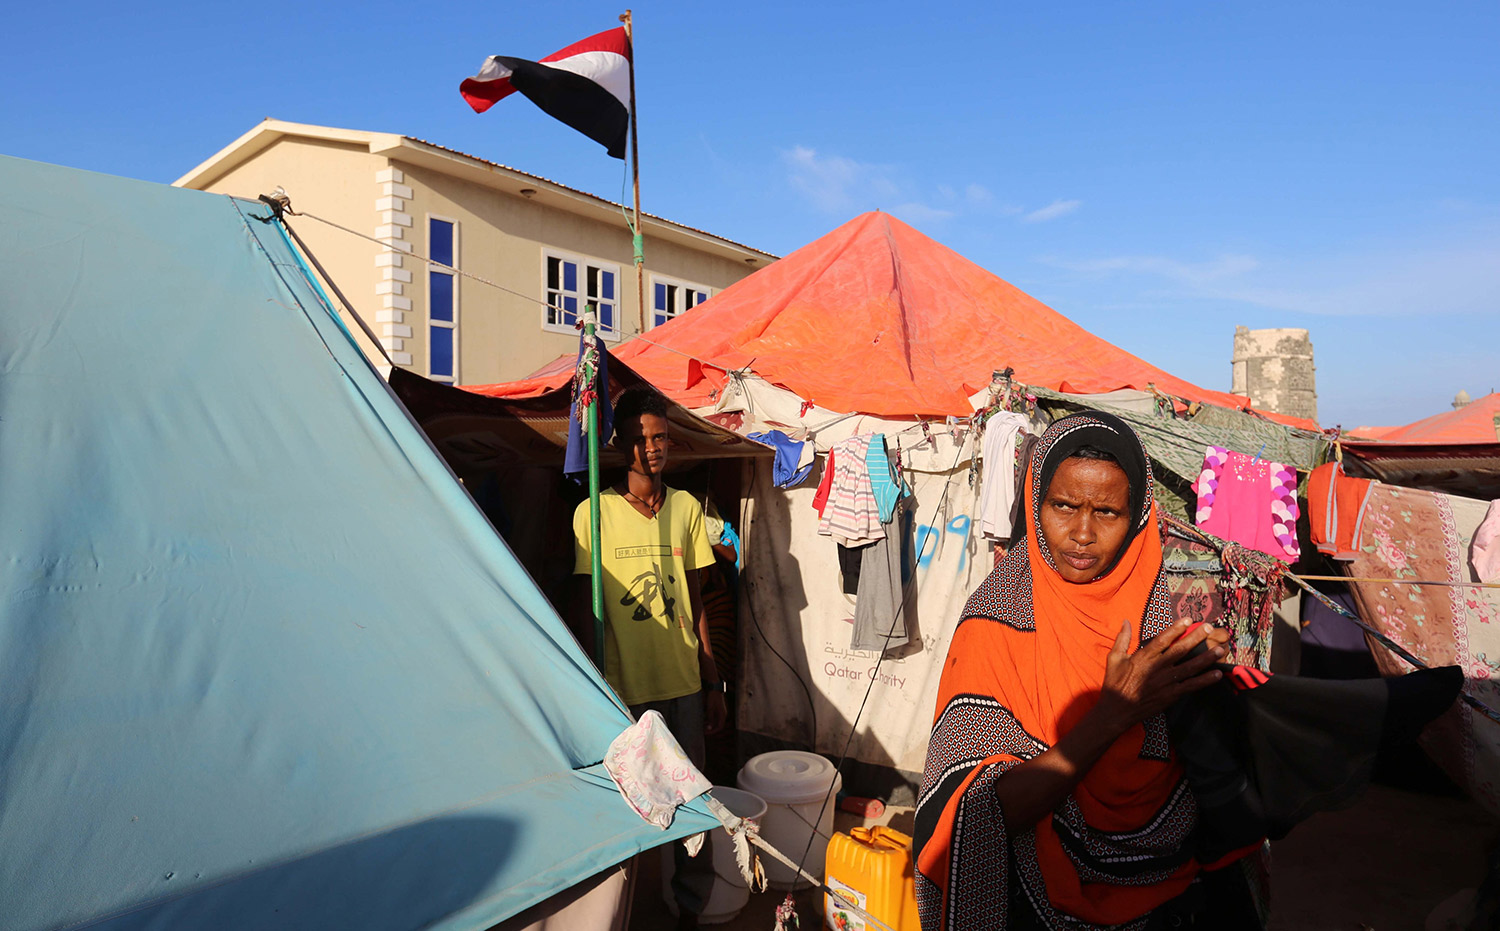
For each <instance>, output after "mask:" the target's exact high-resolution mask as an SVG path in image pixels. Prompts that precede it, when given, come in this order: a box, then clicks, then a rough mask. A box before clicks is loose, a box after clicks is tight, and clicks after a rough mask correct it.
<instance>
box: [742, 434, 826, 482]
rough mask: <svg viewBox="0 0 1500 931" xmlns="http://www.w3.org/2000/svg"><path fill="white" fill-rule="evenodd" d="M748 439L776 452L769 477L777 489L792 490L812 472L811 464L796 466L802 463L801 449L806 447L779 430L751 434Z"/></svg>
mask: <svg viewBox="0 0 1500 931" xmlns="http://www.w3.org/2000/svg"><path fill="white" fill-rule="evenodd" d="M748 437H749V438H750V439H752V440H754V441H755V442H757V443H764V444H765V445H766V446H769V447H771V448H772V449H774V450H776V461H775V463H774V464H773V465H772V467H771V476H772V478H773V479H774V480H775V482H776V487H777V488H794V487H796V486H797V485H800V484H802V483H803V482H804V481H806V480H807V474H808V473H809V472H811V471H812V463H810V462H809V463H808V464H807V465H804V466H799V465H798V463H799V462H801V461H802V447H803V446H805V445H806V444H805V443H803V442H801V441H800V440H794V439H792V438H791V437H789V436H787V435H786V434H785V433H782V432H781V431H780V430H767V431H766V432H764V433H751V434H748Z"/></svg>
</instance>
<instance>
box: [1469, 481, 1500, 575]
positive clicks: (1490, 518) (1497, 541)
mask: <svg viewBox="0 0 1500 931" xmlns="http://www.w3.org/2000/svg"><path fill="white" fill-rule="evenodd" d="M1469 559H1470V560H1471V561H1472V562H1473V564H1474V574H1475V575H1477V576H1479V581H1481V582H1500V500H1496V501H1491V502H1490V509H1489V510H1488V511H1485V512H1484V521H1483V522H1482V523H1481V524H1480V525H1479V529H1478V530H1475V531H1474V542H1473V543H1472V544H1471V545H1470V550H1469Z"/></svg>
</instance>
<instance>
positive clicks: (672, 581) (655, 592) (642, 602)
mask: <svg viewBox="0 0 1500 931" xmlns="http://www.w3.org/2000/svg"><path fill="white" fill-rule="evenodd" d="M681 555H682V548H681V547H674V546H668V545H666V544H653V545H649V546H617V547H615V559H620V560H624V559H631V560H637V559H652V557H656V556H681ZM662 576H663V573H662V571H661V565H660V564H658V563H657V562H656V561H655V560H654V559H652V562H651V564H650V568H647V569H644V570H643V571H642V572H641V573H640V574H639V575H637V576H636V577H635V578H633V579H631V580H630V581H629V582H627V583H626V584H625V594H624V595H623V596H622V597H621V598H620V605H621V606H622V607H626V608H633V610H632V612H631V615H630V619H631V620H633V621H648V620H650V619H651V618H652V617H655V616H658V615H659V616H660V617H662V618H663V619H664V620H666V622H667V624H668V626H671V625H673V624H676V625H677V626H678V627H682V626H683V623H682V621H681V619H679V618H678V617H677V599H676V598H674V597H672V589H671V588H669V587H668V586H669V585H676V584H677V577H676V576H673V575H671V574H667V575H666V581H665V582H663V581H662ZM658 602H659V603H660V610H658V609H657V604H658Z"/></svg>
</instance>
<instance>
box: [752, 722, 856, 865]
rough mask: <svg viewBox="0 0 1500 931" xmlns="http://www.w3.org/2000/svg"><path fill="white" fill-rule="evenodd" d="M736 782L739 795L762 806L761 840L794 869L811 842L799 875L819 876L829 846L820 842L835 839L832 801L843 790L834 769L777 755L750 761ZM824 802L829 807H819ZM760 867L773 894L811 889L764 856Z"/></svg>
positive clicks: (804, 757)
mask: <svg viewBox="0 0 1500 931" xmlns="http://www.w3.org/2000/svg"><path fill="white" fill-rule="evenodd" d="M735 782H736V784H737V785H738V786H739V787H740V788H741V789H745V790H746V791H749V792H754V793H755V794H756V795H759V796H760V797H761V798H763V799H765V800H766V815H765V817H764V818H762V819H761V822H760V836H761V837H763V838H765V840H766V842H767V843H769V844H770V845H771V846H772V847H775V848H776V849H777V850H780V851H781V852H782V853H784V854H786V855H787V857H788V858H789V859H791V861H792V862H793V863H796V862H798V861H799V860H801V859H802V851H804V850H808V844H809V842H811V844H812V849H811V850H809V851H808V854H807V862H806V863H805V864H804V865H803V869H805V870H806V871H807V872H808V873H809V874H811V875H813V876H822V875H823V862H824V857H825V855H826V854H827V852H828V842H827V841H825V840H823V838H824V837H831V836H832V835H833V810H834V809H835V808H837V807H838V800H837V798H835V796H837V795H838V791H839V789H841V788H843V785H844V779H843V777H842V776H840V775H839V771H838V770H837V769H836V768H834V765H833V763H831V762H829V761H828V760H827V759H826V758H824V757H822V756H819V755H818V754H816V753H805V752H803V751H801V750H775V751H772V752H771V753H762V754H761V755H760V756H756V757H751V758H750V761H749V762H748V763H746V764H745V766H744V768H743V769H741V770H740V775H739V778H738V779H736V780H735ZM825 798H827V800H828V804H827V805H824V804H823V800H824V799H825ZM820 809H821V812H822V814H821V817H820V815H819V810H820ZM814 826H816V828H817V830H816V832H815V831H814ZM817 835H821V836H817ZM761 863H762V864H763V865H764V866H765V870H766V881H767V882H768V883H770V884H771V885H772V886H773V887H775V888H777V889H797V888H802V887H805V886H807V885H809V883H808V882H807V880H805V879H802V878H801V877H799V876H798V875H797V874H796V872H795V871H794V870H793V869H792V868H791V867H789V866H785V865H783V864H781V863H779V862H777V861H776V860H773V859H772V858H770V857H768V856H762V857H761Z"/></svg>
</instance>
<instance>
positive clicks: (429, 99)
mask: <svg viewBox="0 0 1500 931" xmlns="http://www.w3.org/2000/svg"><path fill="white" fill-rule="evenodd" d="M622 9H623V6H619V5H608V4H602V3H593V2H580V3H571V4H570V3H557V2H553V3H526V4H521V3H490V4H475V3H465V4H433V3H410V2H407V3H390V2H368V3H359V4H354V3H350V4H345V5H343V7H342V8H341V9H340V8H336V5H334V4H307V3H284V2H275V0H270V2H262V3H256V4H202V3H194V4H154V3H141V4H133V5H122V4H117V3H109V4H102V3H93V2H83V3H75V4H54V5H43V4H23V5H20V6H17V7H15V8H13V9H10V10H8V11H7V14H6V33H7V39H8V41H7V42H6V54H5V56H4V57H3V59H0V86H3V87H4V88H5V91H4V93H3V94H0V152H4V153H5V154H10V155H19V156H23V157H27V158H34V159H41V160H45V161H50V162H58V163H62V164H65V165H75V166H79V167H83V168H90V169H96V170H99V171H106V172H111V173H114V174H121V175H128V176H133V177H138V178H146V179H151V180H156V181H170V180H172V179H174V178H176V177H178V176H179V175H181V174H182V173H184V172H186V171H187V170H188V169H189V168H191V167H193V166H194V165H196V164H197V163H198V162H200V161H201V160H203V159H204V158H206V157H207V156H208V155H210V154H212V153H213V152H214V151H216V150H217V149H219V148H220V147H222V146H223V145H225V144H227V143H228V142H229V141H231V140H233V139H234V138H235V137H237V136H239V135H240V134H241V133H243V132H245V131H246V130H248V129H250V128H251V127H252V126H253V125H254V124H255V123H256V122H257V121H258V120H260V119H261V118H262V117H265V116H273V117H277V118H280V119H286V120H295V121H301V122H310V123H321V124H326V125H332V126H341V127H348V128H355V129H368V130H378V131H385V132H396V133H404V134H407V135H412V136H417V137H421V138H426V139H429V140H431V141H434V142H438V143H440V144H443V145H447V146H451V147H453V148H456V149H460V150H463V151H466V152H470V153H473V154H475V155H480V156H483V157H486V158H491V159H494V160H496V161H500V162H504V163H506V164H509V165H513V166H515V167H518V168H522V169H526V170H529V171H533V172H536V173H538V174H542V175H546V176H548V177H550V178H553V179H556V180H558V181H561V182H563V183H566V184H570V185H573V186H577V187H581V188H583V189H585V190H588V191H592V192H594V193H597V194H600V195H603V196H606V197H611V198H614V199H619V197H620V193H621V186H622V172H621V166H620V163H619V162H616V161H613V160H611V159H609V158H607V157H606V156H605V155H604V153H603V150H602V149H600V148H599V147H598V146H596V145H595V144H594V143H592V142H590V141H589V140H587V139H586V138H584V137H582V136H580V135H578V134H576V133H574V132H573V131H572V130H570V129H568V128H567V127H565V126H563V125H561V124H558V123H555V122H553V121H551V120H550V119H548V118H547V117H545V116H543V115H541V114H540V113H538V112H537V111H536V110H535V108H534V107H533V106H532V105H531V104H530V103H529V102H528V101H526V100H524V99H522V98H519V97H517V98H514V99H512V100H507V101H505V102H504V103H503V104H501V105H500V106H498V107H496V108H495V109H494V110H491V111H490V112H489V113H487V114H484V115H483V116H476V115H475V114H473V113H472V112H471V111H470V110H469V109H468V108H467V107H466V106H465V105H464V103H463V101H462V100H461V98H460V97H459V96H458V92H457V86H458V82H459V81H460V80H461V79H462V78H464V77H466V76H467V75H469V74H471V73H473V71H474V70H476V69H477V67H478V65H479V64H480V62H481V61H482V60H483V59H484V57H485V56H486V55H489V54H507V55H517V56H521V57H531V58H537V57H541V56H543V55H546V54H548V53H550V52H552V51H555V50H556V49H558V48H561V47H562V46H564V45H567V44H569V43H571V42H572V41H574V40H576V39H579V38H582V37H583V36H585V35H588V34H591V33H593V32H597V31H600V30H602V29H606V28H610V27H611V26H613V25H615V24H616V19H615V17H616V15H617V14H618V13H619V12H621V10H622ZM635 14H636V22H637V29H638V32H637V40H636V48H637V58H638V64H637V67H638V88H639V91H638V95H639V100H640V110H641V146H642V151H641V163H642V166H643V167H642V179H643V180H642V197H643V201H644V204H645V207H646V209H647V210H650V211H651V212H653V213H658V214H661V215H663V216H667V217H670V218H672V219H675V220H678V221H681V222H684V223H688V224H691V225H694V226H699V227H703V228H705V229H709V230H712V231H713V232H716V233H719V234H721V235H724V236H727V237H729V238H732V239H737V240H740V241H743V242H747V243H750V244H752V245H756V246H759V247H761V248H764V249H768V250H770V251H773V252H778V253H783V254H784V253H786V252H790V251H791V250H793V249H795V248H797V247H798V246H799V245H801V244H803V243H806V242H808V241H809V240H811V239H814V238H816V237H817V236H819V235H821V234H823V233H824V232H826V231H828V230H829V229H832V228H833V227H834V226H837V225H838V224H840V223H842V222H843V221H844V220H846V219H848V218H850V217H851V216H853V215H855V214H856V213H859V212H861V211H864V210H867V209H872V208H880V209H884V210H887V211H890V212H892V213H894V214H896V215H898V216H900V217H902V218H904V219H906V220H907V221H909V222H911V223H913V224H914V225H916V226H917V227H918V228H919V229H921V230H923V231H924V232H926V233H928V234H929V235H931V236H933V237H934V238H936V239H938V240H939V241H941V242H944V243H946V244H947V245H949V246H951V247H952V248H954V249H956V250H958V251H959V252H961V253H963V254H964V255H966V256H968V257H969V258H971V259H973V260H974V261H976V262H978V263H979V264H981V265H983V266H985V267H986V268H989V269H990V270H992V271H994V272H995V273H997V274H999V275H1000V276H1001V277H1003V278H1005V279H1007V280H1009V281H1011V282H1012V283H1013V284H1015V285H1017V286H1018V287H1020V288H1022V289H1023V290H1026V291H1028V292H1029V293H1031V294H1033V295H1035V296H1036V297H1038V298H1040V299H1041V300H1043V301H1045V302H1047V303H1048V304H1050V305H1051V306H1053V307H1054V308H1056V309H1057V310H1059V311H1061V312H1063V313H1064V314H1066V315H1068V316H1069V317H1071V318H1073V319H1074V320H1076V321H1078V322H1079V323H1081V324H1082V325H1084V326H1086V327H1088V328H1089V329H1091V330H1093V331H1094V332H1096V333H1099V334H1100V335H1102V336H1104V337H1106V338H1108V339H1110V340H1112V341H1113V342H1115V343H1118V344H1119V345H1121V346H1123V347H1125V348H1127V349H1129V350H1131V351H1132V352H1135V353H1137V354H1138V355H1141V356H1143V357H1145V358H1146V359H1148V360H1149V361H1151V362H1153V363H1155V364H1157V365H1160V366H1162V367H1164V368H1167V369H1169V370H1171V371H1173V372H1174V373H1176V374H1178V375H1180V376H1182V377H1185V378H1188V379H1190V380H1193V381H1195V382H1198V383H1199V384H1202V385H1204V386H1206V387H1211V388H1219V389H1227V388H1228V387H1229V357H1230V351H1231V341H1232V336H1233V329H1234V326H1235V325H1236V324H1245V325H1248V326H1251V327H1272V326H1295V327H1307V328H1308V329H1310V330H1311V331H1312V338H1313V342H1314V345H1315V347H1316V353H1317V363H1318V388H1319V392H1320V395H1321V397H1320V402H1321V409H1320V414H1321V419H1322V421H1323V422H1324V424H1325V425H1331V424H1334V423H1342V424H1344V426H1346V427H1351V426H1355V425H1357V424H1363V423H1403V422H1406V421H1409V420H1413V419H1416V418H1418V417H1422V416H1426V415H1428V414H1431V413H1437V412H1440V411H1442V410H1446V409H1447V405H1448V403H1449V401H1450V400H1451V398H1452V397H1453V394H1454V392H1456V391H1458V390H1459V389H1460V388H1462V389H1465V390H1467V391H1468V392H1470V393H1471V394H1473V395H1474V396H1476V397H1478V396H1479V395H1481V394H1484V393H1486V392H1488V391H1490V390H1491V389H1494V388H1500V170H1497V166H1500V52H1497V50H1500V4H1496V3H1495V2H1493V0H1487V2H1483V3H1462V2H1460V3H1441V4H1421V5H1418V4H1410V3H1405V4H1395V3H1388V2H1380V0H1375V2H1362V3H1356V2H1349V3H1339V4H1333V3H1307V2H1297V3H1285V2H1255V3H1249V2H1239V3H1234V4H1205V3H1191V2H1181V3H1149V2H1147V3H1129V4H1127V3H1113V4H1105V3H1096V4H1017V3H983V2H980V3H962V4H937V3H926V4H922V3H847V4H829V3H810V2H799V3H768V4H759V5H757V4H724V3H710V2H679V3H654V2H639V0H638V3H637V8H636V11H635ZM294 193H295V192H294Z"/></svg>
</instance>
